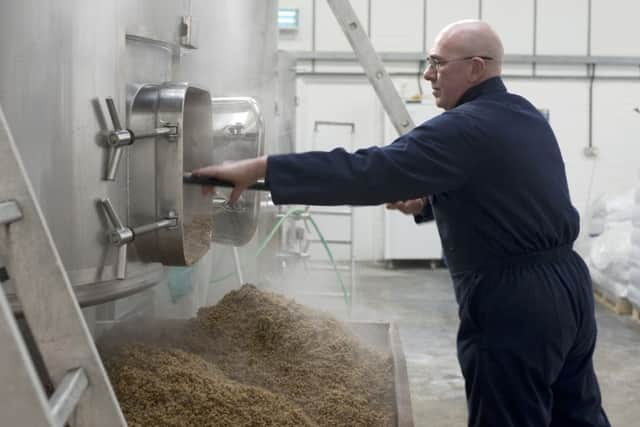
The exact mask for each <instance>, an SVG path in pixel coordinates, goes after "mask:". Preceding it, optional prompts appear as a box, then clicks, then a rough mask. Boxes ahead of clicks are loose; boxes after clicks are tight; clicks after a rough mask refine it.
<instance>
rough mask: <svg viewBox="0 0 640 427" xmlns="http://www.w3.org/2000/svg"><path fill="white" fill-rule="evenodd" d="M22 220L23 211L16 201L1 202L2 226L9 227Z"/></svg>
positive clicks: (0, 215)
mask: <svg viewBox="0 0 640 427" xmlns="http://www.w3.org/2000/svg"><path fill="white" fill-rule="evenodd" d="M21 219H22V210H20V205H19V204H18V202H16V201H15V200H5V201H3V202H0V224H2V225H9V224H12V223H14V222H16V221H20V220H21Z"/></svg>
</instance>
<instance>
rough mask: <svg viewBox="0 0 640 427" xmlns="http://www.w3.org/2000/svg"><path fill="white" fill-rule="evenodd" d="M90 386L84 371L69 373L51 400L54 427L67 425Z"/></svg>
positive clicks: (78, 369) (76, 370) (77, 370)
mask: <svg viewBox="0 0 640 427" xmlns="http://www.w3.org/2000/svg"><path fill="white" fill-rule="evenodd" d="M88 386H89V380H88V379H87V375H86V374H85V372H84V369H82V368H77V369H74V370H73V371H69V372H68V373H67V374H66V375H65V376H64V378H62V381H61V382H60V385H58V387H57V388H56V391H55V392H54V393H53V396H51V399H49V408H50V409H51V415H52V417H53V421H54V424H53V425H54V426H56V427H63V426H64V425H66V423H67V420H68V419H69V416H70V415H71V413H72V412H73V411H74V409H75V408H76V406H77V405H78V402H79V401H80V398H81V397H82V394H83V393H84V391H85V390H86V389H87V387H88Z"/></svg>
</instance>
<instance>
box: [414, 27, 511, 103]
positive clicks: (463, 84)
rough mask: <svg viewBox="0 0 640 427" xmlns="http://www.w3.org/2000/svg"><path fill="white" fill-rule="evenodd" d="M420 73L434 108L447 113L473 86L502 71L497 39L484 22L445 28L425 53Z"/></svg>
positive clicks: (500, 52) (501, 53)
mask: <svg viewBox="0 0 640 427" xmlns="http://www.w3.org/2000/svg"><path fill="white" fill-rule="evenodd" d="M429 56H430V58H429V64H428V67H427V68H426V70H425V72H424V78H425V80H428V81H429V82H431V87H432V89H433V96H434V97H435V99H436V105H438V106H439V107H441V108H444V109H445V110H449V109H451V108H454V107H455V106H456V105H458V102H459V101H460V99H461V97H462V96H463V95H464V93H465V92H466V91H467V90H468V89H470V88H471V87H473V86H476V85H478V84H480V83H482V82H483V81H485V80H487V79H490V78H492V77H496V76H499V75H500V74H501V72H502V57H503V56H504V50H503V48H502V42H501V41H500V37H498V35H497V34H496V32H495V31H493V29H492V28H491V27H490V26H489V24H487V23H486V22H482V21H476V20H465V21H458V22H454V23H453V24H450V25H447V26H446V27H445V28H444V29H443V30H442V31H440V33H439V34H438V36H437V37H436V39H435V42H434V44H433V47H432V48H431V50H430V51H429Z"/></svg>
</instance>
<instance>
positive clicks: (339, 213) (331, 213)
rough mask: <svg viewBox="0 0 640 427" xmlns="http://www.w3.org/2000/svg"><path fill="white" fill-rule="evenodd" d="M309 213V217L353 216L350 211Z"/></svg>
mask: <svg viewBox="0 0 640 427" xmlns="http://www.w3.org/2000/svg"><path fill="white" fill-rule="evenodd" d="M309 213H310V214H311V215H333V216H351V215H352V214H353V213H352V212H351V211H319V210H310V211H309Z"/></svg>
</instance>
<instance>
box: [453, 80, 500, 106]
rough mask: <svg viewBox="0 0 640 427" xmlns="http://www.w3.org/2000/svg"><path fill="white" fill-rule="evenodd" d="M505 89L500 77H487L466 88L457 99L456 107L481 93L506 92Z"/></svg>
mask: <svg viewBox="0 0 640 427" xmlns="http://www.w3.org/2000/svg"><path fill="white" fill-rule="evenodd" d="M506 91H507V88H506V87H505V85H504V83H503V82H502V78H501V77H499V76H497V77H491V78H490V79H487V80H485V81H483V82H482V83H479V84H477V85H475V86H473V87H470V88H469V89H467V91H466V92H465V93H464V94H463V95H462V96H461V97H460V99H459V100H458V103H457V104H456V107H458V106H459V105H462V104H464V103H465V102H469V101H473V100H474V99H476V98H478V97H479V96H482V95H488V94H490V93H500V92H506Z"/></svg>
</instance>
